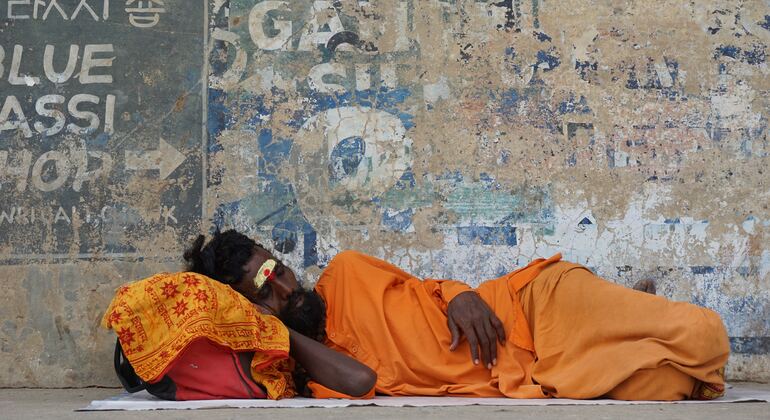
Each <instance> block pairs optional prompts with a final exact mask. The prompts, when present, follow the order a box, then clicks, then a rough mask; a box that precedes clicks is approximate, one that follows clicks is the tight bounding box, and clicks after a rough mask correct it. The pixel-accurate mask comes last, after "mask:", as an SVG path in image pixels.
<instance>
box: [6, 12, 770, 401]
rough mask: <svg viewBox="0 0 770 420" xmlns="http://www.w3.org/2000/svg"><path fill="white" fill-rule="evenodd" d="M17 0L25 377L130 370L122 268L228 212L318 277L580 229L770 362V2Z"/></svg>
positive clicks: (769, 368)
mask: <svg viewBox="0 0 770 420" xmlns="http://www.w3.org/2000/svg"><path fill="white" fill-rule="evenodd" d="M11 3H24V2H8V1H0V19H4V26H0V41H1V42H0V46H2V48H3V49H2V50H0V86H2V89H1V90H0V105H3V108H2V113H0V197H2V200H0V211H1V212H2V213H0V260H1V261H2V265H0V278H3V279H4V280H5V282H6V286H5V287H4V288H3V289H2V291H0V322H2V325H0V340H2V342H1V344H2V348H1V349H0V368H2V371H9V373H8V374H4V375H3V376H0V385H5V386H22V385H35V386H61V385H66V386H73V385H92V384H101V385H105V384H110V385H113V384H116V383H117V382H116V381H115V379H114V378H113V373H112V371H111V367H110V362H111V348H110V346H111V342H112V339H113V338H112V336H111V335H110V334H108V333H106V332H104V331H101V330H100V329H99V328H98V321H99V319H100V316H101V311H102V310H103V309H104V308H105V307H106V305H107V303H108V301H109V299H110V298H111V294H112V291H113V290H114V288H115V287H116V286H117V285H118V284H120V283H122V282H124V281H127V280H133V279H136V278H141V277H142V276H144V275H147V274H149V273H152V272H154V271H158V270H162V269H165V270H174V269H178V267H180V266H181V262H180V258H179V255H180V254H181V252H182V249H183V248H184V246H185V245H186V244H187V243H189V241H190V240H191V239H192V238H193V237H194V235H195V234H197V233H198V232H207V231H210V229H212V228H214V227H222V228H229V227H236V228H238V229H241V230H244V231H247V232H248V233H250V234H252V235H253V236H255V237H256V238H258V239H259V240H260V241H261V242H263V243H264V244H265V245H266V246H268V247H269V248H272V249H275V250H276V251H277V253H278V255H280V256H281V257H282V258H284V259H285V260H286V262H287V263H288V264H290V265H291V266H293V267H295V268H296V269H297V272H298V273H299V274H300V275H301V276H302V277H303V278H304V279H305V281H306V282H308V283H312V282H314V281H315V279H316V278H317V276H318V274H319V273H320V272H321V270H322V269H323V267H324V265H325V264H326V263H328V261H329V259H330V258H331V257H333V256H334V255H335V254H336V253H337V252H339V251H340V250H343V249H349V248H353V249H358V250H362V251H364V252H368V253H371V254H373V255H376V256H378V257H382V258H385V259H387V260H389V261H392V262H393V263H395V264H397V265H400V266H402V267H404V268H405V269H407V270H408V271H411V272H413V273H415V274H416V275H418V276H426V277H427V276H431V277H439V278H455V279H461V280H465V281H467V282H469V283H471V284H474V285H476V284H478V283H479V282H481V281H483V280H484V279H488V278H493V277H496V276H498V275H500V274H503V273H505V272H508V271H510V270H512V269H513V268H515V267H516V266H518V265H522V264H525V263H527V262H528V261H529V260H531V259H533V258H537V257H543V256H550V255H551V254H553V253H556V252H562V253H563V255H564V257H565V258H566V259H569V260H572V261H575V262H579V263H582V264H585V265H586V266H588V267H590V268H591V269H593V270H594V271H595V272H597V273H598V274H600V275H602V276H603V277H606V278H608V279H610V280H612V281H615V282H618V283H620V284H626V285H628V284H632V283H633V282H635V281H637V280H639V279H643V278H652V279H655V280H656V281H657V284H658V293H659V294H662V295H665V296H667V297H669V298H672V299H675V300H682V301H690V302H694V303H698V304H700V305H704V306H707V307H709V308H712V309H714V310H716V311H717V312H719V313H720V314H721V315H722V317H723V319H724V321H725V324H726V325H727V328H728V331H729V334H730V336H731V344H732V350H733V352H732V356H731V362H730V365H729V366H728V375H729V376H730V377H732V378H735V379H753V380H768V379H770V285H769V283H770V241H768V238H769V237H770V211H768V204H770V191H769V189H768V184H767V181H766V178H767V173H766V171H767V169H766V167H767V166H768V165H767V164H768V160H769V159H768V153H769V152H770V145H769V144H768V138H767V131H768V128H767V125H768V109H769V106H768V105H769V104H768V90H770V78H768V73H769V72H770V70H769V69H768V65H767V62H766V54H767V49H768V48H770V4H769V3H767V2H765V1H744V2H735V1H699V2H681V1H658V2H638V1H627V2H611V1H561V2H555V1H538V0H531V1H520V0H508V1H471V0H465V1H463V0H455V1H438V0H420V1H417V0H409V1H384V0H383V1H374V0H372V1H350V0H343V1H334V2H333V1H308V0H302V1H300V0H282V1H258V0H229V1H227V0H213V1H210V2H208V5H207V6H208V7H205V6H204V5H205V4H206V2H205V1H202V2H197V1H186V2H182V1H171V0H165V1H163V2H156V3H163V8H164V12H162V13H159V12H156V14H157V16H158V22H156V23H155V25H153V26H148V27H141V26H136V25H135V24H133V23H132V20H131V14H132V13H130V12H129V11H127V10H126V9H127V8H128V7H129V6H126V5H125V3H128V2H123V1H115V0H112V1H109V0H108V1H104V2H102V1H98V2H94V1H92V2H89V3H93V4H92V5H91V8H92V9H93V10H94V14H93V15H92V14H90V13H87V12H88V11H87V10H85V9H84V8H82V9H83V10H81V11H80V14H79V15H77V16H75V17H72V14H73V10H75V7H76V6H77V4H78V3H79V2H77V1H72V2H60V3H62V4H65V3H67V4H69V6H67V7H65V6H62V8H63V11H62V13H63V14H66V15H68V19H67V20H65V19H63V18H62V16H61V13H59V11H58V10H56V8H53V9H52V10H51V11H50V12H49V15H48V17H47V18H46V19H43V18H42V17H43V12H44V11H43V10H42V9H41V10H39V11H38V12H36V13H37V15H39V16H37V17H35V16H36V15H35V12H34V9H33V6H32V5H29V6H27V5H16V6H14V9H13V11H11V9H10V6H9V4H11ZM30 3H33V2H30ZM96 3H98V6H99V7H97V4H96ZM110 3H111V9H110V13H109V15H108V16H107V17H105V15H104V13H103V9H102V7H103V6H104V5H107V4H110ZM145 3H149V2H145ZM138 13H139V12H134V14H135V15H136V16H139V14H138ZM142 13H144V14H143V15H142V16H144V17H146V19H152V16H154V14H152V13H149V14H148V12H147V11H142ZM12 16H13V18H12ZM18 16H28V17H27V18H25V19H22V18H19V17H18ZM95 17H96V18H95ZM147 22H150V20H148V21H147ZM76 24H77V26H76ZM80 28H85V29H80ZM57 37H58V38H57ZM17 44H18V45H21V46H22V52H23V56H22V61H21V63H22V64H21V66H20V67H14V64H13V59H14V57H15V54H16V51H15V45H17ZM47 44H51V45H55V48H56V49H55V53H54V55H53V70H51V69H48V70H46V68H45V67H46V66H45V57H46V56H45V48H46V45H47ZM86 44H100V45H105V44H109V45H112V49H111V50H104V49H103V50H101V52H98V53H95V54H94V56H93V57H95V58H94V59H99V58H102V59H107V58H109V57H114V58H113V59H112V60H111V61H110V63H111V64H110V65H109V66H108V65H107V64H106V63H105V62H97V63H96V65H95V66H94V67H99V68H96V69H93V70H91V71H89V70H88V69H86V70H83V69H82V63H81V62H82V60H83V59H82V57H83V54H84V52H85V45H86ZM70 45H79V48H80V50H79V51H78V52H76V55H78V54H79V57H81V58H80V60H76V64H74V66H75V69H74V70H73V71H72V73H73V76H72V78H66V79H65V80H59V79H57V77H61V78H64V76H66V72H67V69H68V67H69V64H68V62H67V57H66V52H67V49H68V48H71V47H70ZM102 48H106V47H102ZM92 49H93V47H92ZM60 51H61V52H60ZM59 54H61V56H59ZM28 56H29V59H28V58H27V57H28ZM27 60H29V61H27ZM91 64H93V62H92V63H91ZM62 69H64V70H63V71H64V74H59V75H57V74H53V73H55V72H57V71H58V72H62ZM3 70H4V71H3ZM54 70H55V71H54ZM46 71H48V73H51V75H50V76H51V77H50V78H49V77H48V73H46ZM108 74H109V75H111V76H112V79H111V81H110V82H109V83H108V82H107V81H106V80H103V79H97V82H93V83H83V78H84V75H85V76H86V81H89V80H91V79H88V77H89V76H90V77H94V76H95V75H108ZM202 75H208V78H207V79H206V78H205V77H202ZM12 76H13V77H12ZM34 77H38V78H39V81H36V82H35V83H29V78H34ZM75 79H78V80H77V81H75ZM98 80H101V81H100V82H98ZM56 94H58V95H61V96H64V97H65V98H66V99H65V102H64V103H59V104H55V103H52V99H51V98H49V99H46V100H45V101H44V105H41V106H40V109H38V108H37V107H36V101H38V103H39V100H40V99H39V98H41V97H44V96H46V95H56ZM78 94H89V95H93V96H95V97H98V98H101V100H100V102H99V103H97V104H83V105H76V106H74V107H73V109H74V110H75V112H72V110H70V109H69V108H68V107H67V102H66V101H68V100H70V98H71V97H73V96H75V95H78ZM10 95H13V96H14V97H15V98H18V101H19V107H20V108H21V109H22V110H23V112H25V113H27V115H25V117H26V119H27V121H29V123H28V127H27V128H25V126H24V124H23V123H22V122H20V121H21V120H20V119H19V117H18V112H16V108H15V107H14V106H13V105H15V104H13V105H8V103H9V102H8V101H9V100H8V99H7V98H8V97H9V96H10ZM110 95H112V97H113V99H111V100H108V99H107V98H109V96H110ZM81 98H83V97H81ZM54 99H55V98H54ZM3 101H4V102H3ZM46 101H48V102H46ZM111 101H112V102H111ZM60 102H61V101H60ZM113 102H114V103H113ZM107 104H112V105H111V106H113V107H114V109H113V111H112V112H113V119H112V120H111V122H112V125H111V126H108V124H107V123H106V121H107V119H106V118H105V117H106V113H107V112H108V110H109V107H108V106H106V105H107ZM53 109H60V110H61V112H62V114H63V116H62V118H63V119H64V120H65V121H64V124H65V125H64V126H63V128H61V129H60V130H59V131H58V132H53V131H54V129H53V128H55V126H56V123H57V122H58V119H57V118H56V116H55V114H53V113H51V111H50V110H53ZM81 110H90V112H93V113H94V114H95V115H97V116H99V121H100V123H99V124H96V127H91V128H84V129H83V130H78V127H89V122H92V119H89V116H88V115H85V116H84V115H82V114H78V112H79V111H81ZM46 112H49V113H48V114H46ZM36 122H37V123H39V124H37V125H36V124H35V123H36ZM67 124H74V126H73V127H72V129H70V128H69V126H68V125H67ZM49 129H50V130H51V131H50V132H46V130H49ZM84 156H85V157H84ZM84 159H85V160H84ZM83 162H85V163H83ZM106 162H108V163H109V164H107V163H106ZM65 173H66V175H65ZM78 174H79V175H78ZM22 181H24V182H22ZM22 184H23V185H22ZM54 187H55V188H54ZM104 208H108V210H105V211H102V210H103V209H104ZM33 210H34V211H35V212H36V213H34V214H35V215H36V216H34V220H31V219H32V218H33V216H31V214H32V212H33ZM44 212H47V213H45V215H44ZM102 213H104V214H102Z"/></svg>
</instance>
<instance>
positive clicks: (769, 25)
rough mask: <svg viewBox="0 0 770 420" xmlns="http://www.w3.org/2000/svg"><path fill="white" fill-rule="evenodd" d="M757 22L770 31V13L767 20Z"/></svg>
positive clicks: (766, 16) (766, 17)
mask: <svg viewBox="0 0 770 420" xmlns="http://www.w3.org/2000/svg"><path fill="white" fill-rule="evenodd" d="M757 24H759V26H761V27H763V28H765V29H767V30H768V31H770V15H765V21H764V22H762V21H760V22H757Z"/></svg>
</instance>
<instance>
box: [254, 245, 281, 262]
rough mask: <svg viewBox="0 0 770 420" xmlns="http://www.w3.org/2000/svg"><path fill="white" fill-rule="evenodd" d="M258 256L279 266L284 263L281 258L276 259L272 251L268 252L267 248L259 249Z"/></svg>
mask: <svg viewBox="0 0 770 420" xmlns="http://www.w3.org/2000/svg"><path fill="white" fill-rule="evenodd" d="M257 255H259V256H260V257H262V258H263V259H265V260H269V259H273V260H275V262H277V263H278V264H281V265H283V261H281V259H280V258H278V257H276V256H275V255H273V254H272V253H271V252H270V251H268V250H266V249H265V248H262V247H257Z"/></svg>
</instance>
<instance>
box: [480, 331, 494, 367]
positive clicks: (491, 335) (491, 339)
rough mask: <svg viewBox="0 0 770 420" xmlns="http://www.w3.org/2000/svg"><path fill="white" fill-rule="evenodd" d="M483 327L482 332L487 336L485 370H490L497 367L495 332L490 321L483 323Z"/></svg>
mask: <svg viewBox="0 0 770 420" xmlns="http://www.w3.org/2000/svg"><path fill="white" fill-rule="evenodd" d="M483 325H484V332H485V334H486V336H487V347H488V350H487V354H488V355H489V358H488V359H487V362H486V363H487V369H492V366H494V365H497V340H496V338H497V332H496V331H495V329H494V327H492V323H491V321H485V322H484V323H483Z"/></svg>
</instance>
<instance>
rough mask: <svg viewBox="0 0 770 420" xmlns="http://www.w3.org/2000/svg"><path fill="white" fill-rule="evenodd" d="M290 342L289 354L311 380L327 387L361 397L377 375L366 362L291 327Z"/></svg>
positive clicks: (370, 387)
mask: <svg viewBox="0 0 770 420" xmlns="http://www.w3.org/2000/svg"><path fill="white" fill-rule="evenodd" d="M289 341H290V348H291V350H290V353H291V357H293V358H294V360H296V361H297V362H298V363H299V364H301V365H302V367H304V368H305V371H307V373H308V375H309V376H310V378H311V379H312V380H314V381H316V382H318V383H319V384H321V385H323V386H325V387H326V388H329V389H331V390H334V391H337V392H340V393H342V394H347V395H350V396H351V397H360V396H363V395H366V393H367V392H369V391H370V390H371V389H372V387H373V386H374V384H375V382H376V381H377V374H376V373H375V372H374V371H373V370H372V369H370V368H369V367H368V366H366V365H365V364H363V363H361V362H359V361H358V360H356V359H353V358H352V357H348V356H346V355H344V354H342V353H339V352H337V351H335V350H332V349H330V348H328V347H326V346H324V345H323V344H321V343H319V342H317V341H315V340H313V339H311V338H308V337H305V336H304V335H302V334H300V333H298V332H296V331H294V330H292V329H289Z"/></svg>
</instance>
